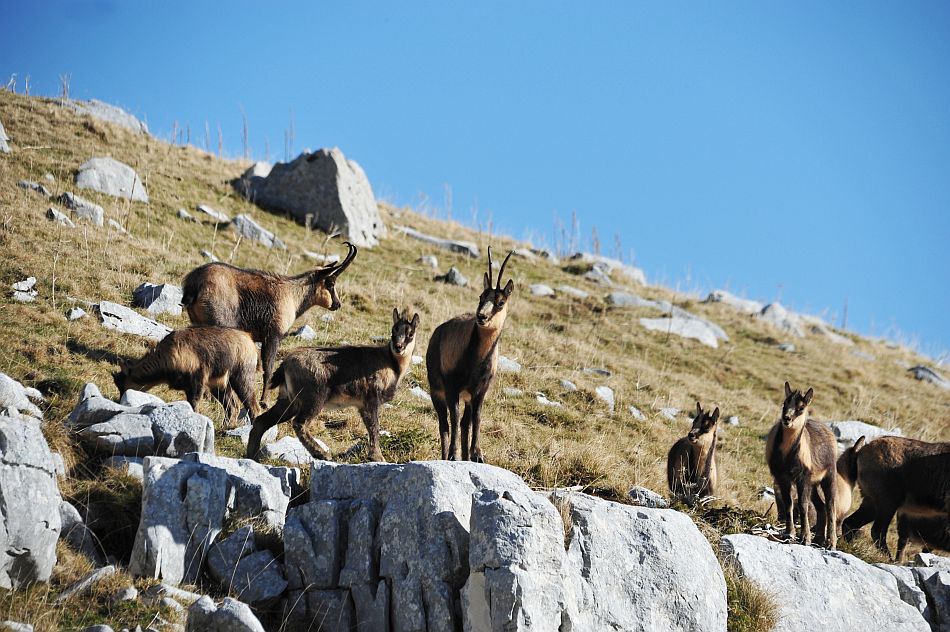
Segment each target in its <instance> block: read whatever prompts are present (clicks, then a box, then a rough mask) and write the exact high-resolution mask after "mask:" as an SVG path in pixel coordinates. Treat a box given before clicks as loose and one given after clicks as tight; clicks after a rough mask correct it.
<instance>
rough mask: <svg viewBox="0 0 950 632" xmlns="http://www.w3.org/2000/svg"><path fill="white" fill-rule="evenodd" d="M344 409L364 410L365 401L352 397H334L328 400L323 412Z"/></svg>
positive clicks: (344, 395) (342, 395)
mask: <svg viewBox="0 0 950 632" xmlns="http://www.w3.org/2000/svg"><path fill="white" fill-rule="evenodd" d="M344 408H358V409H361V408H363V400H361V399H360V398H358V397H353V396H352V395H346V394H340V395H334V396H332V397H331V398H330V399H328V400H327V403H326V404H325V405H324V407H323V410H343V409H344Z"/></svg>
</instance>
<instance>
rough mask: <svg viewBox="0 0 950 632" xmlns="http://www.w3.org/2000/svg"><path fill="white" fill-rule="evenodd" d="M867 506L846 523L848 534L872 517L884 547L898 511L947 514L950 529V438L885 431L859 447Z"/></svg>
mask: <svg viewBox="0 0 950 632" xmlns="http://www.w3.org/2000/svg"><path fill="white" fill-rule="evenodd" d="M857 463H858V486H860V487H861V497H862V500H861V506H860V507H858V509H857V510H856V511H855V512H854V513H853V514H851V515H850V516H848V518H847V519H846V520H845V521H844V524H843V525H842V532H843V535H844V537H845V538H848V539H850V538H852V537H854V535H855V533H857V531H858V530H859V529H860V528H861V527H863V526H864V525H866V524H867V523H869V522H873V524H872V525H871V537H872V538H873V539H874V543H875V544H876V545H877V546H878V548H879V549H881V551H883V552H885V553H888V554H890V551H888V548H887V530H888V527H890V524H891V520H892V519H893V518H894V514H895V513H898V512H900V513H901V514H903V515H905V516H909V517H912V518H941V519H942V520H943V521H944V531H945V535H947V530H948V529H950V443H929V442H927V441H918V440H916V439H907V438H904V437H880V438H878V439H875V440H874V441H871V442H870V443H868V444H867V445H866V446H864V449H862V450H861V451H860V452H859V453H858V458H857Z"/></svg>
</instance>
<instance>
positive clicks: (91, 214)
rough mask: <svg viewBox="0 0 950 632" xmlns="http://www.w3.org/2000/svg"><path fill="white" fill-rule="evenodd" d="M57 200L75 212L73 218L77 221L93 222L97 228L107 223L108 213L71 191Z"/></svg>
mask: <svg viewBox="0 0 950 632" xmlns="http://www.w3.org/2000/svg"><path fill="white" fill-rule="evenodd" d="M57 199H58V201H59V203H60V204H62V205H63V206H65V207H66V208H68V209H69V210H70V211H72V212H73V217H75V218H76V219H77V220H84V221H87V222H92V223H93V224H95V225H96V226H102V225H103V224H104V223H105V217H106V212H105V210H104V209H103V208H102V207H101V206H99V205H98V204H96V203H94V202H90V201H89V200H87V199H86V198H84V197H80V196H78V195H76V194H74V193H70V192H69V191H67V192H66V193H63V194H62V195H61V196H59V198H57Z"/></svg>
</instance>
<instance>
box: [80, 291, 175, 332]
mask: <svg viewBox="0 0 950 632" xmlns="http://www.w3.org/2000/svg"><path fill="white" fill-rule="evenodd" d="M98 312H99V318H100V319H101V320H102V326H103V327H105V328H106V329H115V330H116V331H121V332H122V333H124V334H133V335H136V336H143V337H145V338H151V339H152V340H156V341H158V340H161V339H162V338H164V337H165V336H167V335H168V334H170V333H171V331H172V330H171V328H170V327H167V326H166V325H163V324H161V323H160V322H158V321H154V320H152V319H150V318H145V317H144V316H142V315H141V314H139V313H138V312H136V311H135V310H134V309H131V308H128V307H126V306H125V305H119V304H118V303H112V302H110V301H102V302H100V303H99V305H98Z"/></svg>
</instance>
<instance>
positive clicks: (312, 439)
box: [292, 392, 333, 461]
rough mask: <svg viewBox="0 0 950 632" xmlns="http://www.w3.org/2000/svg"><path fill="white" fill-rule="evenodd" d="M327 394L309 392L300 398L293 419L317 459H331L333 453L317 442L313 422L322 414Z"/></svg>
mask: <svg viewBox="0 0 950 632" xmlns="http://www.w3.org/2000/svg"><path fill="white" fill-rule="evenodd" d="M326 400H327V395H326V393H325V392H316V393H308V394H307V396H306V397H305V398H302V399H301V400H300V404H299V406H298V407H297V414H296V415H295V416H294V419H293V422H292V423H293V426H294V432H295V433H297V438H298V439H300V443H302V444H303V447H305V448H307V452H309V453H310V455H311V456H313V458H315V459H319V460H321V461H329V460H330V459H331V458H332V456H333V455H331V454H330V453H329V452H327V451H326V450H324V449H323V448H321V447H320V444H319V443H317V439H316V435H315V434H314V432H313V425H314V424H313V422H315V421H316V420H317V418H318V417H319V416H320V411H322V410H323V406H324V404H325V403H326Z"/></svg>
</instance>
